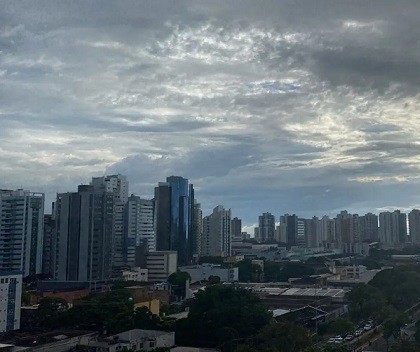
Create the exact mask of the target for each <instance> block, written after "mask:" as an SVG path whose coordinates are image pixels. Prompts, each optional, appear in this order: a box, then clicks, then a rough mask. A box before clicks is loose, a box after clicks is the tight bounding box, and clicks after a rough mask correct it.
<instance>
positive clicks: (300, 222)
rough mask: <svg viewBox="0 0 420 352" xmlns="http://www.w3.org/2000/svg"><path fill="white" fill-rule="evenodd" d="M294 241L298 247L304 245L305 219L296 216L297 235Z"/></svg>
mask: <svg viewBox="0 0 420 352" xmlns="http://www.w3.org/2000/svg"><path fill="white" fill-rule="evenodd" d="M296 242H297V245H298V246H299V247H305V246H306V241H305V219H301V218H298V219H297V236H296Z"/></svg>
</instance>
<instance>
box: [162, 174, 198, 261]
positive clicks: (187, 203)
mask: <svg viewBox="0 0 420 352" xmlns="http://www.w3.org/2000/svg"><path fill="white" fill-rule="evenodd" d="M155 202H156V208H155V209H156V249H157V250H173V251H177V252H178V262H179V264H187V263H189V262H190V261H191V258H192V248H191V247H192V246H191V241H192V238H191V234H192V224H193V214H194V212H193V207H194V188H193V185H189V184H188V179H186V178H183V177H180V176H170V177H168V178H167V179H166V182H165V183H159V186H158V187H156V188H155Z"/></svg>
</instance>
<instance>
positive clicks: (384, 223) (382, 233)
mask: <svg viewBox="0 0 420 352" xmlns="http://www.w3.org/2000/svg"><path fill="white" fill-rule="evenodd" d="M379 240H380V241H381V242H382V243H388V244H391V243H395V242H394V241H395V239H394V238H393V233H392V215H391V212H389V211H384V212H382V213H380V214H379Z"/></svg>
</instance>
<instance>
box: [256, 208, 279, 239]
mask: <svg viewBox="0 0 420 352" xmlns="http://www.w3.org/2000/svg"><path fill="white" fill-rule="evenodd" d="M275 232H276V219H275V218H274V215H273V214H271V213H263V214H262V215H260V216H259V217H258V236H259V238H257V240H258V242H267V241H273V240H274V237H275Z"/></svg>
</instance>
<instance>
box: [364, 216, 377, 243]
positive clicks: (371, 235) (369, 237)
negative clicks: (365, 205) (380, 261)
mask: <svg viewBox="0 0 420 352" xmlns="http://www.w3.org/2000/svg"><path fill="white" fill-rule="evenodd" d="M360 232H361V241H369V242H377V241H378V240H379V226H378V215H376V214H372V213H367V214H365V215H364V216H361V217H360Z"/></svg>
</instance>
